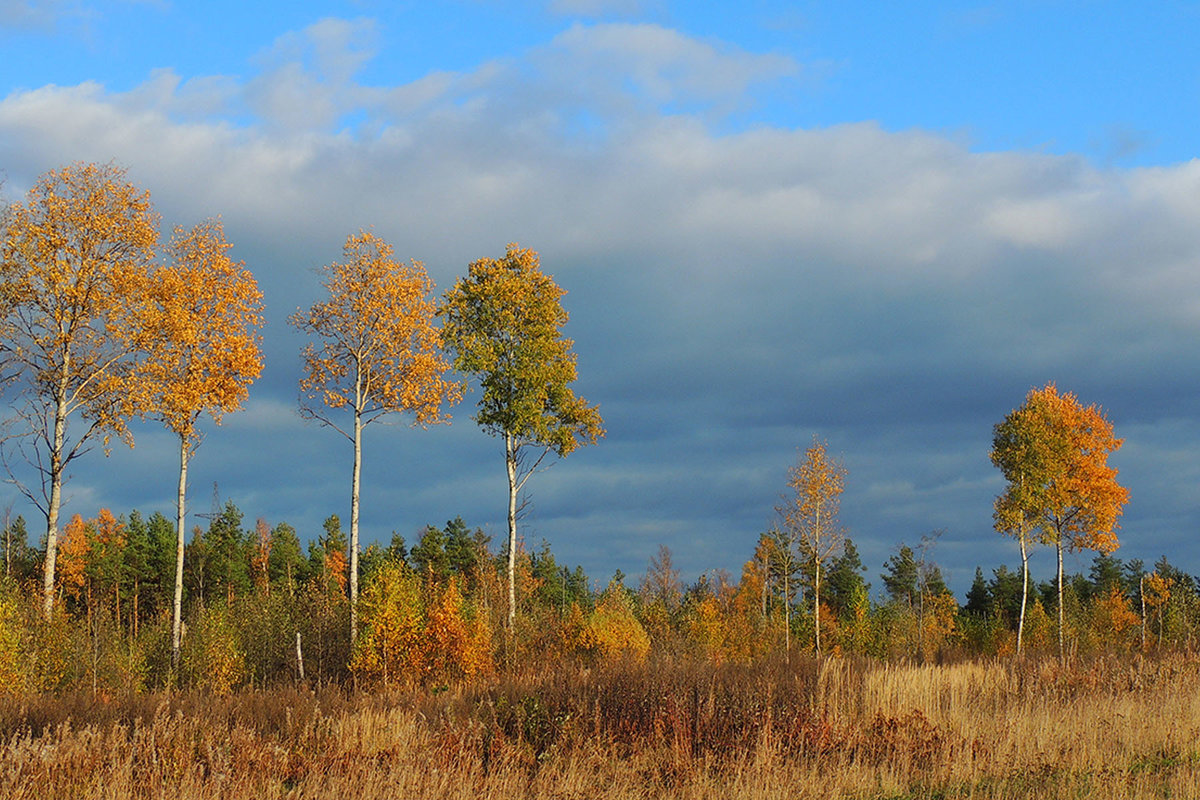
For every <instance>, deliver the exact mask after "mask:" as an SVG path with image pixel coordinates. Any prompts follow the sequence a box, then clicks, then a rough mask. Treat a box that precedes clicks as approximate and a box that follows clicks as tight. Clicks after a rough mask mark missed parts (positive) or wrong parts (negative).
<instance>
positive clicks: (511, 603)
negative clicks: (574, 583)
mask: <svg viewBox="0 0 1200 800" xmlns="http://www.w3.org/2000/svg"><path fill="white" fill-rule="evenodd" d="M504 461H505V466H506V467H507V469H508V630H509V632H510V633H511V632H512V630H513V626H514V624H515V623H516V620H517V451H516V443H515V442H514V441H513V437H512V434H510V433H506V434H505V435H504Z"/></svg>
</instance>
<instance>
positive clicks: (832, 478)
mask: <svg viewBox="0 0 1200 800" xmlns="http://www.w3.org/2000/svg"><path fill="white" fill-rule="evenodd" d="M845 483H846V468H845V467H843V466H842V465H841V464H839V463H838V462H837V461H836V460H834V459H832V458H831V457H830V456H829V454H828V452H827V447H826V444H825V443H824V442H822V441H819V440H818V439H817V438H816V437H815V436H814V437H813V443H812V445H811V446H810V447H809V448H808V450H806V451H805V453H804V458H803V459H802V460H800V461H799V462H798V463H797V464H796V465H795V466H793V467H792V468H791V470H789V472H788V487H789V488H790V489H791V490H792V495H791V497H790V498H789V499H788V500H787V502H786V503H785V504H784V505H783V506H782V507H781V508H780V512H779V514H780V517H781V518H782V521H783V526H784V528H785V529H786V530H787V531H789V532H790V533H791V534H792V537H793V540H794V541H795V542H796V543H797V545H798V546H799V548H800V551H801V553H802V554H803V555H804V556H805V557H806V558H808V559H809V563H810V565H811V568H812V587H813V622H814V628H815V630H816V634H815V635H816V638H815V646H816V651H817V655H820V654H821V574H822V572H823V571H824V565H825V562H826V561H827V560H828V559H829V558H830V557H831V556H832V555H833V554H834V552H835V551H836V550H837V549H838V548H840V547H841V546H842V542H843V541H844V540H845V538H846V537H845V532H844V531H843V530H842V527H841V524H840V523H839V522H838V506H839V504H840V498H841V495H842V491H843V490H844V488H845Z"/></svg>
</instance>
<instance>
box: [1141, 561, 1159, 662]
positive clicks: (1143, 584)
mask: <svg viewBox="0 0 1200 800" xmlns="http://www.w3.org/2000/svg"><path fill="white" fill-rule="evenodd" d="M1138 597H1140V598H1141V600H1142V652H1145V651H1146V576H1145V575H1143V576H1142V577H1141V578H1139V579H1138ZM1158 627H1159V630H1162V625H1159V626H1158Z"/></svg>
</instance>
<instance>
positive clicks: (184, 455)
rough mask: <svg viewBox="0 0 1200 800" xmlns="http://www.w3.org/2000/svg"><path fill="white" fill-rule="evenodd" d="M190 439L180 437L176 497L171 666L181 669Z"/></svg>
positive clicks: (183, 436) (181, 435)
mask: <svg viewBox="0 0 1200 800" xmlns="http://www.w3.org/2000/svg"><path fill="white" fill-rule="evenodd" d="M188 455H189V453H188V437H187V436H186V435H183V434H180V436H179V493H178V494H177V495H176V496H175V597H174V599H173V601H172V604H171V666H172V667H173V668H174V669H176V670H178V669H179V648H180V645H181V644H182V643H183V546H184V536H185V533H186V532H185V529H184V525H185V521H186V519H187V514H186V511H187V468H188Z"/></svg>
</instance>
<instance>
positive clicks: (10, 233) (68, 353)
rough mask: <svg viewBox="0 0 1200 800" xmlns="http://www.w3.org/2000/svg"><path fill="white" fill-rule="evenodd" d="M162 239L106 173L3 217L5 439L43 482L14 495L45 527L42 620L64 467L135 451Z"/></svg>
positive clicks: (47, 181)
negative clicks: (134, 388)
mask: <svg viewBox="0 0 1200 800" xmlns="http://www.w3.org/2000/svg"><path fill="white" fill-rule="evenodd" d="M157 241H158V217H157V216H156V215H155V213H154V211H153V209H152V208H151V205H150V195H149V193H147V192H145V191H143V190H141V189H138V188H137V187H136V186H134V185H133V184H131V183H129V182H128V181H127V180H126V177H125V171H124V170H122V169H120V168H118V167H115V166H112V165H111V164H108V165H104V164H73V165H70V166H65V167H61V168H59V169H56V170H51V171H50V172H47V173H46V174H45V175H43V176H42V177H41V178H39V180H38V181H37V183H36V184H34V186H33V188H32V189H30V191H29V193H28V195H27V197H26V200H25V202H23V203H21V202H18V203H15V204H13V205H12V206H11V207H10V208H9V209H8V211H7V214H6V219H5V224H4V236H3V242H2V243H0V301H2V302H3V308H2V309H0V311H2V313H0V348H3V356H4V359H5V362H6V364H5V371H6V372H7V374H8V375H9V376H10V377H11V378H12V379H13V384H12V386H13V389H14V391H15V393H16V396H15V398H14V402H13V405H12V411H13V413H14V417H13V418H12V419H10V420H9V422H10V425H11V427H10V429H9V432H8V436H9V437H10V438H8V440H7V441H8V443H9V444H10V445H13V446H14V447H15V449H16V451H17V452H18V453H19V454H20V456H21V457H22V458H23V459H24V460H26V461H28V462H29V463H30V464H31V465H32V467H33V468H34V470H35V472H36V474H37V475H38V477H39V479H40V486H39V487H36V488H35V487H31V486H27V485H26V484H24V483H22V482H20V481H17V485H18V487H19V488H20V490H21V491H22V493H23V494H24V495H25V496H26V497H28V498H29V500H30V501H31V502H33V503H34V504H35V505H36V506H37V507H38V508H39V509H40V510H41V511H42V513H43V514H45V517H46V554H45V560H44V562H43V568H42V607H43V613H44V614H45V615H46V616H47V617H49V616H50V613H51V610H52V608H53V605H54V572H55V563H56V559H57V552H58V518H59V508H60V505H61V503H62V488H63V482H64V481H65V479H66V470H67V467H68V466H69V465H70V464H71V463H72V462H73V461H74V460H75V459H77V458H78V457H79V456H81V455H83V454H84V453H86V452H87V451H88V450H90V449H91V447H92V445H94V444H95V443H96V442H97V441H100V442H101V443H102V445H103V446H104V448H105V449H106V450H107V446H108V443H109V440H110V438H111V437H113V436H117V437H120V438H121V439H123V440H125V441H126V442H127V443H128V444H130V445H132V443H133V441H132V437H131V436H130V435H129V430H128V428H127V426H126V422H127V419H128V417H129V415H130V413H132V408H131V406H130V403H129V400H130V398H129V395H128V391H127V389H128V387H129V379H130V374H131V372H132V370H133V369H134V366H135V363H136V359H137V356H138V354H139V353H141V352H142V351H143V349H144V345H145V329H144V328H143V327H142V325H141V321H142V319H143V317H144V313H143V312H144V307H145V304H146V302H147V297H148V295H147V289H148V280H149V272H150V268H151V264H152V261H153V258H154V247H155V245H156V243H157ZM6 463H8V459H7V453H6ZM8 465H9V466H10V467H11V463H9V464H8ZM11 472H12V470H11V469H10V473H11ZM14 480H15V481H16V478H15V477H14Z"/></svg>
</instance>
